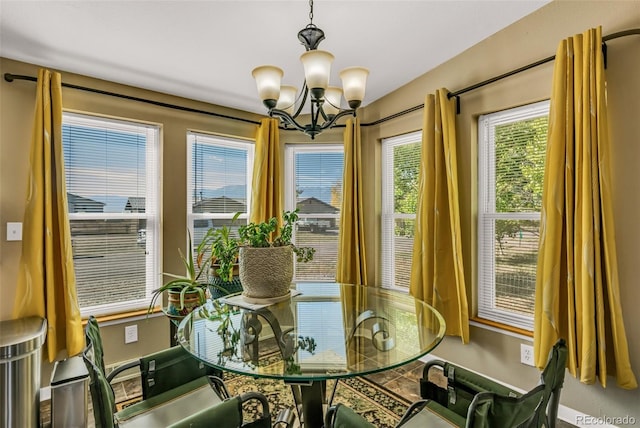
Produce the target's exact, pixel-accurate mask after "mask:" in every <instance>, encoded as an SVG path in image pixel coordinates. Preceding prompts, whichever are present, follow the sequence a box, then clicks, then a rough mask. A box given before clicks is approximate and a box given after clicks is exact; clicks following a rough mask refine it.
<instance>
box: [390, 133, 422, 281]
mask: <svg viewBox="0 0 640 428" xmlns="http://www.w3.org/2000/svg"><path fill="white" fill-rule="evenodd" d="M421 148H422V133H421V132H413V133H410V134H404V135H400V136H398V137H393V138H387V139H384V140H382V260H383V262H382V272H381V274H382V286H383V287H386V288H400V289H405V290H406V289H407V288H408V287H409V280H410V277H411V261H412V255H413V236H414V235H413V233H414V232H413V229H414V225H415V219H416V206H417V205H416V204H417V201H418V175H419V172H420V151H421Z"/></svg>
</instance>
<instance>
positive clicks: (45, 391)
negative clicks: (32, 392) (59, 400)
mask: <svg viewBox="0 0 640 428" xmlns="http://www.w3.org/2000/svg"><path fill="white" fill-rule="evenodd" d="M49 400H51V387H50V386H45V387H44V388H40V402H43V401H49Z"/></svg>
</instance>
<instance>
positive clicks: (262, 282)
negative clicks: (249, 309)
mask: <svg viewBox="0 0 640 428" xmlns="http://www.w3.org/2000/svg"><path fill="white" fill-rule="evenodd" d="M283 220H284V222H283V225H282V226H281V227H278V220H277V219H276V218H275V217H272V218H271V219H269V220H268V221H265V222H262V223H249V224H247V225H246V226H241V227H240V228H239V233H240V240H241V246H240V251H239V254H240V280H241V281H242V287H243V288H244V292H243V297H244V298H245V300H247V301H249V302H265V301H278V300H281V299H285V298H287V297H288V295H289V288H290V287H291V280H292V279H293V254H294V253H295V254H296V259H297V261H298V262H308V261H310V260H312V259H313V255H314V253H315V249H314V248H311V247H298V246H296V245H295V244H294V243H293V242H292V238H293V228H294V226H295V223H296V221H297V220H298V210H297V209H296V210H294V211H285V212H284V213H283Z"/></svg>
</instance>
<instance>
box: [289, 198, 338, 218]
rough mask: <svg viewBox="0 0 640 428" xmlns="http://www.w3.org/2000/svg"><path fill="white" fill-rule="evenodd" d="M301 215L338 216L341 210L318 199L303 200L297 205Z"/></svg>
mask: <svg viewBox="0 0 640 428" xmlns="http://www.w3.org/2000/svg"><path fill="white" fill-rule="evenodd" d="M296 206H297V208H299V209H300V214H336V213H338V212H339V211H340V210H339V209H338V208H336V207H334V206H333V205H331V204H328V203H326V202H324V201H322V200H320V199H318V198H314V197H311V198H307V199H301V200H299V201H298V203H297V205H296Z"/></svg>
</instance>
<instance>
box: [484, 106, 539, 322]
mask: <svg viewBox="0 0 640 428" xmlns="http://www.w3.org/2000/svg"><path fill="white" fill-rule="evenodd" d="M548 116H549V102H548V101H542V102H539V103H535V104H530V105H526V106H523V107H518V108H514V109H509V110H504V111H500V112H497V113H492V114H488V115H484V116H480V119H479V123H478V125H479V129H478V135H479V141H478V146H479V147H478V175H479V177H478V316H479V317H480V318H484V319H488V320H492V321H496V322H499V323H502V324H506V325H511V326H514V327H518V328H522V329H525V330H530V331H532V330H533V307H534V299H535V286H536V263H537V254H538V240H539V230H540V209H541V201H542V186H543V176H544V163H545V156H546V145H547V128H548Z"/></svg>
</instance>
